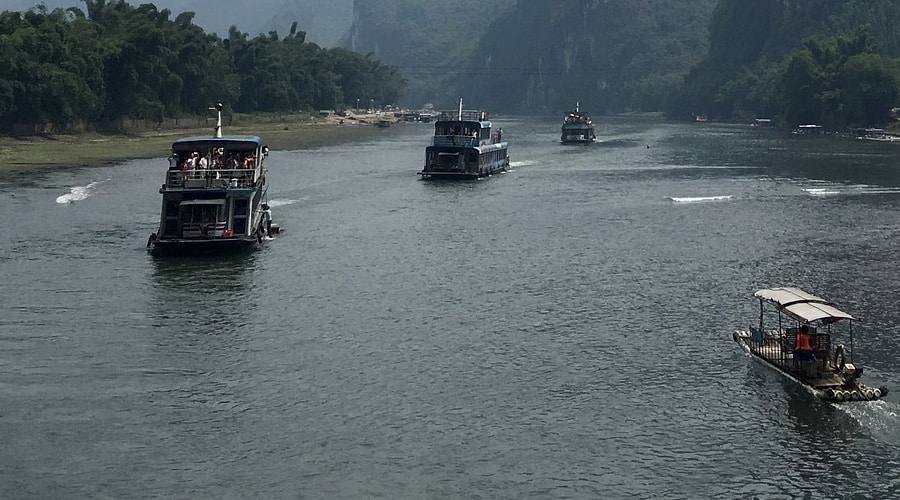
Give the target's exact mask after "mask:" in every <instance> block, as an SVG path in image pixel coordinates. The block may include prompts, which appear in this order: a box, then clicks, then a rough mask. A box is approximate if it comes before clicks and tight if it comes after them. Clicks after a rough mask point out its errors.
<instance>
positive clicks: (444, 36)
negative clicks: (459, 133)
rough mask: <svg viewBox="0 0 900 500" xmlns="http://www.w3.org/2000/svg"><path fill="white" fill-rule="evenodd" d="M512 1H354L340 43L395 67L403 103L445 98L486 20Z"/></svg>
mask: <svg viewBox="0 0 900 500" xmlns="http://www.w3.org/2000/svg"><path fill="white" fill-rule="evenodd" d="M515 2H516V0H494V1H493V2H492V3H491V4H490V8H485V5H486V4H485V3H484V2H481V1H479V0H454V1H453V2H434V1H433V0H379V1H378V2H373V1H370V0H356V1H355V2H354V8H353V23H352V26H351V28H350V31H349V33H348V35H347V38H346V39H345V40H344V41H343V42H342V45H343V46H344V47H346V48H348V49H350V50H353V51H355V52H359V53H361V54H368V53H372V54H373V55H374V57H375V58H376V59H378V60H379V61H382V62H383V63H385V64H389V65H392V66H397V67H398V68H400V70H401V72H402V73H403V75H404V77H405V78H406V80H407V86H408V87H407V92H406V98H405V102H404V103H403V104H404V105H406V106H411V107H415V106H420V105H422V104H423V103H425V102H435V103H441V102H444V103H449V102H452V101H453V100H454V99H455V97H454V96H456V97H458V96H457V93H458V90H457V87H458V85H457V84H456V83H454V82H452V81H448V79H447V78H448V76H449V75H452V74H453V73H455V72H456V71H458V70H459V68H461V67H463V66H465V65H467V64H468V60H469V58H470V57H472V54H473V52H474V51H475V50H476V49H477V47H478V44H479V43H480V42H481V40H482V37H483V36H484V35H485V33H486V32H487V30H488V26H489V25H490V23H491V22H492V21H493V20H494V19H496V18H497V17H499V16H502V15H504V14H505V13H506V12H507V11H508V10H509V9H510V8H512V7H513V6H514V5H515Z"/></svg>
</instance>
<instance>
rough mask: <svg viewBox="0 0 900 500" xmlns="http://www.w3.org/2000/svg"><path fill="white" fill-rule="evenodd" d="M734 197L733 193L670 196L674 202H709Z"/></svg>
mask: <svg viewBox="0 0 900 500" xmlns="http://www.w3.org/2000/svg"><path fill="white" fill-rule="evenodd" d="M731 198H732V195H730V194H729V195H723V196H695V197H685V198H678V197H675V196H670V197H669V199H670V200H672V201H673V202H674V203H709V202H715V201H727V200H730V199H731Z"/></svg>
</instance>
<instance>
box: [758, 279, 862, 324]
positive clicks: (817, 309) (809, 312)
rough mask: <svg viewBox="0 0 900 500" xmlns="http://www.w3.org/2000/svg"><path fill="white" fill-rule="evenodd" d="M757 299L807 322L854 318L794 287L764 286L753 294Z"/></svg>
mask: <svg viewBox="0 0 900 500" xmlns="http://www.w3.org/2000/svg"><path fill="white" fill-rule="evenodd" d="M753 296H754V297H756V298H758V299H759V300H764V301H766V302H770V303H772V304H774V305H775V306H776V307H777V308H778V309H780V310H782V311H784V312H785V313H787V314H788V315H789V316H791V317H793V318H796V319H798V320H800V321H805V322H807V323H809V322H812V321H818V320H826V321H838V320H842V319H850V320H853V319H856V318H854V317H853V316H851V315H850V314H848V313H845V312H844V311H841V310H840V309H838V308H836V307H834V305H832V304H831V303H830V302H828V301H827V300H825V299H823V298H821V297H816V296H815V295H813V294H811V293H809V292H805V291H803V290H801V289H799V288H794V287H779V288H765V289H762V290H757V291H756V293H754V294H753Z"/></svg>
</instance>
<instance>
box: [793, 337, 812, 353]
mask: <svg viewBox="0 0 900 500" xmlns="http://www.w3.org/2000/svg"><path fill="white" fill-rule="evenodd" d="M796 350H798V351H812V347H811V346H810V345H809V334H808V333H798V334H797V345H796Z"/></svg>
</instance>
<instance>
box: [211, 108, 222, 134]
mask: <svg viewBox="0 0 900 500" xmlns="http://www.w3.org/2000/svg"><path fill="white" fill-rule="evenodd" d="M222 107H223V106H222V103H221V102H217V103H216V107H214V108H209V109H211V110H212V109H214V110H216V130H215V133H213V137H215V138H216V139H221V138H222Z"/></svg>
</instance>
